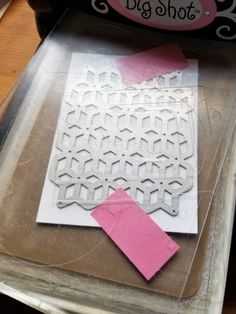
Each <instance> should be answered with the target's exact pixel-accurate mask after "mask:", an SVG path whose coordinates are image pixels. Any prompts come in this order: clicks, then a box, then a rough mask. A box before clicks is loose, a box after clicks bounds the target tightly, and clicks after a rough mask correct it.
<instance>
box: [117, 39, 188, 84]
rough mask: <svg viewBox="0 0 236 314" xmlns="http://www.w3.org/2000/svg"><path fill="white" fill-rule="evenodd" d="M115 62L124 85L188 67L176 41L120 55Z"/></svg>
mask: <svg viewBox="0 0 236 314" xmlns="http://www.w3.org/2000/svg"><path fill="white" fill-rule="evenodd" d="M116 63H117V67H118V69H119V71H120V73H121V75H122V77H123V81H124V83H125V84H126V85H130V84H133V83H140V82H142V81H146V80H150V79H152V78H154V77H157V76H160V75H164V74H167V73H171V72H174V71H177V70H182V69H184V68H186V67H188V63H187V60H186V58H185V56H184V54H183V52H182V50H181V48H180V47H179V45H178V44H177V43H171V44H167V45H163V46H160V47H157V48H154V49H150V50H147V51H143V52H140V53H137V54H134V55H131V56H127V57H122V58H120V59H117V60H116Z"/></svg>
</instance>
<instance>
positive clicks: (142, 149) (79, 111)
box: [50, 66, 196, 216]
mask: <svg viewBox="0 0 236 314" xmlns="http://www.w3.org/2000/svg"><path fill="white" fill-rule="evenodd" d="M181 79H182V78H181V72H175V73H172V74H167V75H165V76H162V77H161V78H155V79H153V80H150V81H147V82H143V83H141V84H134V85H132V86H129V87H124V86H123V84H122V79H121V76H120V74H119V73H118V72H117V71H116V70H114V69H112V68H109V69H108V68H107V69H103V70H102V72H101V71H98V70H95V69H93V68H91V67H88V66H86V67H85V68H84V71H83V74H82V75H81V78H80V79H79V80H78V81H77V83H76V84H75V86H74V88H73V90H72V92H71V94H70V95H68V94H67V96H66V97H65V100H64V103H63V105H62V109H61V114H60V118H59V124H58V130H57V135H56V148H57V150H58V153H57V154H56V155H55V156H53V162H52V163H51V165H50V180H51V181H52V182H54V183H55V184H56V185H57V186H58V188H59V193H58V202H57V205H58V207H60V208H63V207H65V206H69V205H71V204H73V203H76V204H79V205H81V206H82V207H83V208H84V209H86V210H91V209H93V208H94V207H96V206H97V205H98V204H99V203H101V202H102V201H103V200H105V199H106V198H107V196H108V195H109V194H110V193H112V192H113V191H114V190H115V189H117V188H118V187H122V188H123V189H125V190H126V191H127V192H128V193H129V194H130V196H132V197H133V198H134V199H136V200H137V201H138V202H139V203H140V205H141V206H142V207H143V208H144V210H145V211H146V212H147V213H152V212H154V211H156V210H164V211H165V212H167V213H169V214H170V215H173V216H175V215H177V214H178V210H179V199H180V197H181V195H182V194H183V193H185V192H187V191H189V190H191V189H192V187H193V169H192V166H191V164H190V163H189V161H188V160H189V158H192V157H193V149H194V141H193V137H194V134H193V130H194V126H193V114H194V113H193V108H192V104H193V103H194V97H195V93H196V90H195V89H194V88H181V87H180V86H181V84H182V83H181Z"/></svg>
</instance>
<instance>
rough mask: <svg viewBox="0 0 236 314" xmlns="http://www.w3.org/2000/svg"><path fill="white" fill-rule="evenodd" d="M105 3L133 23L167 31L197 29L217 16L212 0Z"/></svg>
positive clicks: (155, 0)
mask: <svg viewBox="0 0 236 314" xmlns="http://www.w3.org/2000/svg"><path fill="white" fill-rule="evenodd" d="M108 3H109V4H110V6H111V7H112V8H113V9H115V10H116V11H117V12H119V13H120V14H122V15H124V16H125V17H127V18H129V19H131V20H133V21H135V22H138V23H141V24H144V25H148V26H152V27H156V28H162V29H169V30H179V31H186V30H193V29H199V28H202V27H204V26H206V25H208V24H210V23H211V22H212V21H213V20H214V19H215V16H216V4H215V0H108Z"/></svg>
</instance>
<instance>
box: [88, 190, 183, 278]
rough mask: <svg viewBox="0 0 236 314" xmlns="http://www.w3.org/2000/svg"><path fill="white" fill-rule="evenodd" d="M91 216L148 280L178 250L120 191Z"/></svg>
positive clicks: (127, 196) (122, 191) (132, 201)
mask: <svg viewBox="0 0 236 314" xmlns="http://www.w3.org/2000/svg"><path fill="white" fill-rule="evenodd" d="M91 215H92V216H93V218H94V219H95V220H96V221H97V223H98V224H99V225H100V226H101V227H102V228H103V230H104V231H105V232H106V233H107V234H108V235H109V237H110V238H111V239H112V240H113V241H114V242H115V243H116V245H117V246H118V247H119V248H120V249H121V250H122V251H123V253H124V254H125V255H126V256H127V257H128V258H129V260H130V261H131V262H132V263H133V264H134V265H135V266H136V268H137V269H138V270H139V271H140V272H141V273H142V274H143V276H144V277H145V278H146V279H147V280H150V279H151V278H152V277H153V276H154V275H155V273H156V272H157V271H159V270H160V268H161V267H162V266H163V265H164V264H165V263H166V262H167V261H168V260H169V259H170V258H171V257H172V256H173V255H174V254H175V253H176V252H177V251H178V250H179V246H178V245H177V244H176V243H175V242H174V241H173V240H172V239H171V238H170V237H169V236H168V235H167V234H166V233H165V232H164V231H163V230H162V229H161V228H160V227H159V226H158V225H157V224H156V223H155V222H154V221H153V220H152V219H151V218H150V217H149V216H148V215H147V214H146V213H145V212H144V211H143V209H141V208H140V207H139V206H138V204H137V203H136V202H135V201H134V200H132V198H130V196H129V195H128V194H127V193H126V192H125V191H124V190H123V189H121V188H120V189H118V190H116V191H115V192H113V193H112V194H111V195H110V197H109V198H108V199H107V200H106V201H105V202H104V203H102V204H101V205H100V206H98V207H97V208H96V209H95V210H93V211H92V213H91Z"/></svg>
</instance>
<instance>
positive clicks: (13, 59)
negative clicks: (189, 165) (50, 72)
mask: <svg viewBox="0 0 236 314" xmlns="http://www.w3.org/2000/svg"><path fill="white" fill-rule="evenodd" d="M39 43H40V38H39V36H38V34H37V31H36V26H35V21H34V14H33V11H32V10H31V9H30V8H29V7H28V5H27V3H26V1H25V0H15V1H13V4H12V5H11V6H10V8H9V10H8V11H7V13H6V14H5V16H4V17H3V19H2V20H1V21H0V118H1V115H2V114H3V113H4V111H5V110H6V108H5V106H4V102H3V99H4V97H5V96H6V95H7V93H8V92H9V90H10V89H11V87H12V86H13V85H14V84H15V82H16V80H17V78H18V77H19V75H20V74H21V72H22V71H23V69H24V67H25V66H26V65H27V63H28V62H29V60H30V58H31V56H32V55H33V54H34V52H35V50H36V49H37V46H38V44H39ZM0 308H1V313H26V314H33V313H34V314H36V313H38V312H37V311H36V310H33V309H29V308H27V307H25V306H24V305H22V304H20V303H18V302H16V301H14V300H12V299H10V298H8V297H5V296H2V295H0ZM2 309H6V310H2ZM212 314H214V313H212ZM223 314H236V237H235V236H234V238H233V247H232V252H231V258H230V264H229V275H228V281H227V288H226V295H225V303H224V309H223Z"/></svg>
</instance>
